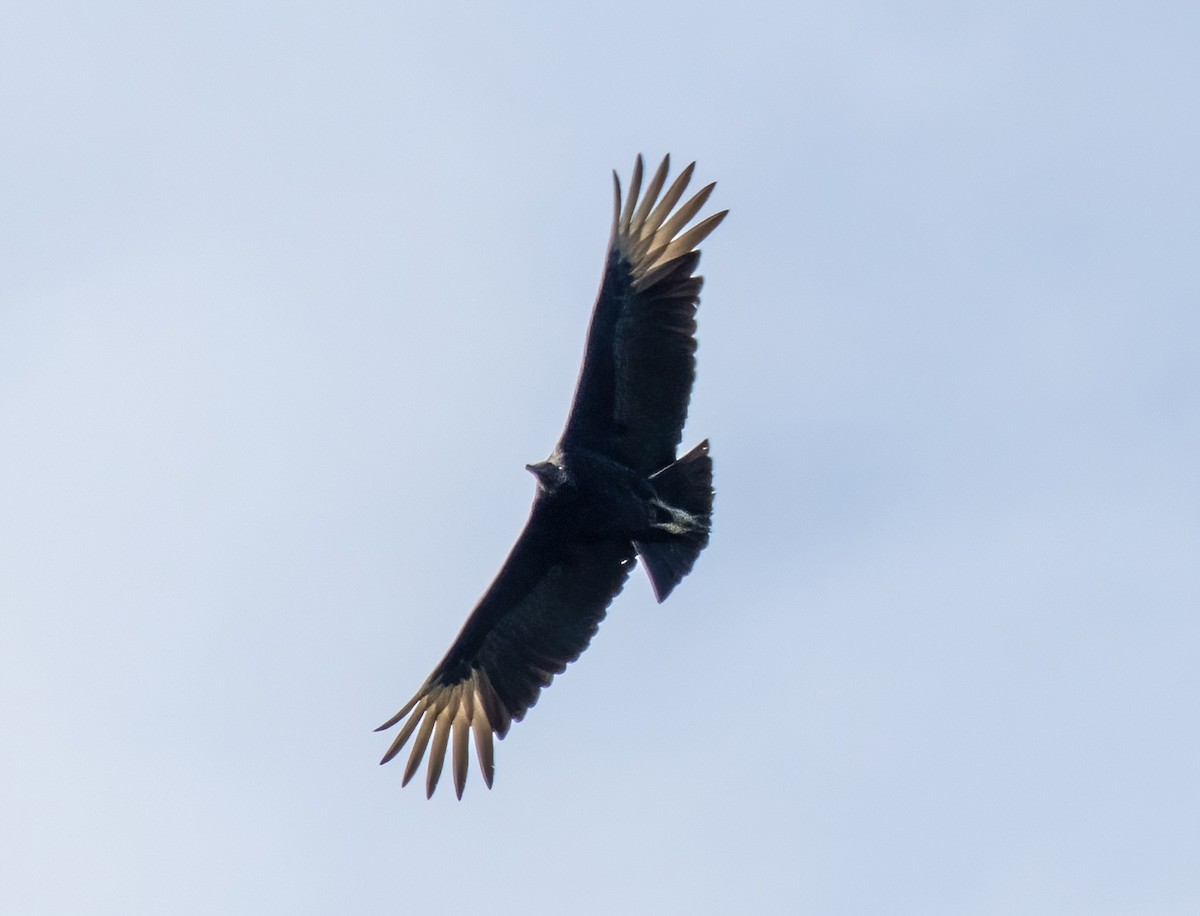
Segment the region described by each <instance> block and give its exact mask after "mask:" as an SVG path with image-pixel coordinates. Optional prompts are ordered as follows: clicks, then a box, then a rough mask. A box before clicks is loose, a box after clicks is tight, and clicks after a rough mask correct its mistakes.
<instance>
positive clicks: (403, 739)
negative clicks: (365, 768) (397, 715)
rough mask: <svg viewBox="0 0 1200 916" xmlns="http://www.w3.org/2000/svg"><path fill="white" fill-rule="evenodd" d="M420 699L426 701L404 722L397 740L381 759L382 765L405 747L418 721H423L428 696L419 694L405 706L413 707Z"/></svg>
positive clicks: (406, 707) (407, 707)
mask: <svg viewBox="0 0 1200 916" xmlns="http://www.w3.org/2000/svg"><path fill="white" fill-rule="evenodd" d="M419 699H420V700H423V701H425V702H422V704H421V706H420V707H419V708H418V709H417V710H416V711H415V712H414V713H413V714H412V717H411V718H410V719H409V720H408V721H407V722H405V723H404V727H403V728H402V729H400V733H399V734H398V735H396V740H395V741H393V742H392V746H391V747H389V748H388V752H387V753H386V754H384V755H383V759H382V760H380V761H379V763H380V765H383V764H385V763H387V762H388V761H389V760H391V759H392V758H393V757H395V756H396V755H397V754H399V753H400V751H402V750H403V749H404V745H405V744H407V743H408V739H409V736H410V735H412V733H413V729H415V728H416V727H417V723H418V722H420V721H421V716H422V715H423V714H424V712H425V707H426V705H427V701H428V697H423V696H422V695H421V694H417V695H416V696H415V697H414V698H413V701H412V702H411V703H409V704H408V706H405V707H404V708H405V709H411V708H412V706H413V705H414V704H415V703H416V701H417V700H419ZM396 721H397V722H398V721H400V720H399V719H397V720H396Z"/></svg>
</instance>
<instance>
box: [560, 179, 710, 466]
mask: <svg viewBox="0 0 1200 916" xmlns="http://www.w3.org/2000/svg"><path fill="white" fill-rule="evenodd" d="M695 166H696V164H695V163H694V162H693V163H692V164H691V165H689V166H688V167H687V168H685V169H684V170H683V171H682V172H680V173H679V177H677V178H676V179H675V181H674V182H672V184H671V186H670V187H669V188H668V189H667V190H666V193H663V194H662V197H661V199H660V198H659V194H660V193H662V189H663V185H664V184H665V183H666V178H667V170H668V168H669V167H670V157H669V156H668V157H666V158H664V159H663V161H662V165H660V166H659V167H658V170H657V171H656V172H655V173H654V176H653V177H652V178H651V179H650V183H649V184H648V185H647V186H646V192H645V194H644V195H643V194H641V187H642V157H641V156H638V158H637V162H636V163H635V165H634V169H633V177H632V179H631V180H630V183H629V194H628V196H627V197H626V199H625V206H624V208H622V206H621V184H620V181H619V180H618V179H617V176H616V173H613V182H614V184H615V186H616V203H615V206H614V214H613V232H612V240H611V241H610V242H609V248H608V258H607V261H606V264H605V270H604V279H603V281H602V282H601V284H600V294H599V296H598V297H597V299H596V307H595V311H594V313H593V315H592V324H591V327H590V328H589V329H588V338H587V349H586V352H585V353H584V359H583V368H582V369H581V370H580V374H579V385H578V387H577V388H576V390H575V401H574V403H573V404H572V405H571V413H570V415H569V417H568V419H567V426H566V429H565V430H564V432H563V438H562V446H563V448H564V450H567V449H569V448H570V447H571V446H573V445H579V446H583V447H585V448H589V449H592V450H594V451H599V452H603V453H605V454H608V455H610V456H611V457H613V458H616V459H618V460H619V461H621V462H622V463H623V464H626V465H628V466H629V467H632V468H636V469H637V470H640V471H643V472H645V473H653V472H654V471H657V470H660V469H661V468H664V467H666V466H667V465H668V464H670V463H671V462H672V461H674V460H675V447H676V446H677V445H679V440H680V438H681V436H682V434H683V424H684V421H685V420H686V419H687V408H688V400H689V398H690V397H691V393H692V383H693V382H694V381H695V378H696V357H695V353H696V338H695V333H696V317H695V316H696V306H697V304H698V303H699V301H700V287H701V286H702V285H703V283H704V279H703V278H702V277H697V276H693V273H694V271H695V270H696V266H697V265H698V264H699V262H700V252H699V251H697V250H696V246H697V245H699V244H700V243H701V242H702V241H704V239H705V238H707V237H708V234H709V233H710V232H712V231H713V230H714V229H716V228H717V226H719V225H720V223H721V220H723V219H724V218H725V215H726V214H727V213H728V212H729V211H728V210H722V211H721V212H720V213H715V214H713V215H712V216H710V217H708V218H707V219H705V220H702V221H701V222H699V223H697V224H696V225H695V226H693V227H692V228H691V229H689V230H687V231H686V232H683V233H682V234H680V231H681V230H682V229H683V228H684V227H685V226H686V225H687V224H688V222H689V221H690V220H691V219H692V217H694V216H695V215H696V214H697V213H698V212H699V211H700V208H701V207H703V206H704V204H705V202H706V201H707V200H708V197H709V195H710V194H711V193H712V190H713V188H714V187H715V186H716V183H715V182H714V183H713V184H709V185H706V186H705V187H703V188H701V189H700V191H699V192H697V193H696V195H695V196H693V197H692V198H691V199H689V200H688V201H687V202H686V203H684V204H683V205H682V206H681V207H679V209H678V210H675V212H673V213H672V208H673V207H674V206H675V205H676V204H677V203H678V202H679V200H680V198H681V197H682V196H683V193H684V191H685V190H686V189H687V185H688V182H689V181H690V180H691V177H692V171H693V169H694V168H695ZM639 198H640V199H639Z"/></svg>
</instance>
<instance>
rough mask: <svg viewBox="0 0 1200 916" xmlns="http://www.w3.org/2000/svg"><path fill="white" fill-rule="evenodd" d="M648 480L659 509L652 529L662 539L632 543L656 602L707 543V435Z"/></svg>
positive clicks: (709, 477) (709, 483)
mask: <svg viewBox="0 0 1200 916" xmlns="http://www.w3.org/2000/svg"><path fill="white" fill-rule="evenodd" d="M650 480H651V481H652V482H653V483H654V488H655V490H657V491H658V496H659V499H660V502H659V503H657V504H656V508H658V509H660V510H661V512H662V517H661V520H660V521H657V522H655V526H654V527H655V528H656V529H658V532H659V533H661V534H662V538H661V540H660V539H658V538H655V539H654V540H646V541H634V542H633V546H634V548H635V549H636V550H637V552H638V555H639V556H640V557H641V558H642V563H643V564H644V565H645V567H646V572H647V574H649V576H650V584H651V586H653V588H654V597H656V598H657V599H658V600H659V602H663V601H665V600H666V599H667V595H669V594H671V591H672V590H673V589H674V588H675V586H676V585H678V584H679V583H680V581H682V579H683V577H684V576H686V575H687V574H688V573H689V572H691V571H692V566H694V565H695V563H696V557H698V556H700V551H702V550H703V549H704V548H705V546H706V545H707V544H708V533H709V530H710V529H711V527H712V505H713V487H712V459H711V458H710V457H708V440H707V439H705V440H704V441H703V442H701V443H700V444H699V445H697V446H696V447H695V448H694V449H692V450H691V451H690V452H688V453H687V454H686V455H684V456H683V457H682V458H679V459H678V460H676V461H675V462H674V463H673V464H669V465H667V466H666V467H665V468H663V469H662V470H661V471H659V472H657V473H656V474H654V475H653V476H652V477H651V478H650Z"/></svg>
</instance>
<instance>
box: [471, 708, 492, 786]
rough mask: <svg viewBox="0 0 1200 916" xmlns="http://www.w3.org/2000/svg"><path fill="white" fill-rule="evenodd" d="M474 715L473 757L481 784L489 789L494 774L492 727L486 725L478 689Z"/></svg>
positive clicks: (472, 719)
mask: <svg viewBox="0 0 1200 916" xmlns="http://www.w3.org/2000/svg"><path fill="white" fill-rule="evenodd" d="M474 712H475V714H474V715H473V716H472V717H471V726H472V730H473V731H474V732H475V757H476V758H477V759H478V760H479V772H480V773H482V774H483V782H484V784H485V785H486V786H487V787H488V788H489V789H490V788H491V787H492V776H493V775H494V774H495V772H496V763H495V756H494V752H493V745H492V726H491V725H490V724H489V723H488V719H487V712H486V711H485V710H484V705H483V700H482V697H481V696H480V694H479V688H478V687H477V688H476V693H475V711H474Z"/></svg>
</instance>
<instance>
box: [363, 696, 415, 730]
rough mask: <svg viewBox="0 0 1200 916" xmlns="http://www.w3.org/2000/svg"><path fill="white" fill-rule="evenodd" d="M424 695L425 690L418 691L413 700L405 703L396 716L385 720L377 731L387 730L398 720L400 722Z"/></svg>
mask: <svg viewBox="0 0 1200 916" xmlns="http://www.w3.org/2000/svg"><path fill="white" fill-rule="evenodd" d="M423 695H424V691H423V690H421V691H418V692H417V695H416V696H415V697H413V698H412V699H411V700H409V701H408V702H407V703H405V704H404V708H403V709H402V710H400V711H399V712H398V713H396V714H395V715H394V716H392V717H391V718H390V719H388V720H387V721H386V722H384V723H383V724H382V725H381V726H379V728H377V729H375V731H377V732H385V731H387V730H388V729H389V728H391V727H392V726H393V725H395V724H396V723H397V722H399V721H400V720H401V719H403V718H404V717H405V716H407V715H408V713H409V710H411V709H412V708H413V707H414V706H416V705H417V700H419V699H421V697H422V696H423Z"/></svg>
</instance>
